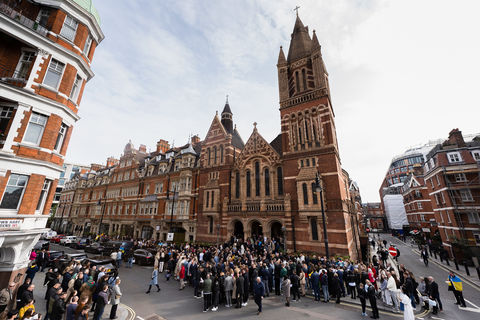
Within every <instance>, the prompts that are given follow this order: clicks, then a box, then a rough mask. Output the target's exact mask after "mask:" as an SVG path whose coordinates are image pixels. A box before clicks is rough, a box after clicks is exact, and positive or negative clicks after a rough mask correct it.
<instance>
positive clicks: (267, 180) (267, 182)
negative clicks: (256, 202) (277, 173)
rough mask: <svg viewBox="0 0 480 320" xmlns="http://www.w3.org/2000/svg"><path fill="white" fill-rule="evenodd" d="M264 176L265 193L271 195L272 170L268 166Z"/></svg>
mask: <svg viewBox="0 0 480 320" xmlns="http://www.w3.org/2000/svg"><path fill="white" fill-rule="evenodd" d="M264 176H265V177H264V178H265V195H266V196H269V195H270V171H269V170H268V168H265V172H264Z"/></svg>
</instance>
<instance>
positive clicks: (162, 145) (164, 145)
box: [157, 139, 170, 153]
mask: <svg viewBox="0 0 480 320" xmlns="http://www.w3.org/2000/svg"><path fill="white" fill-rule="evenodd" d="M168 149H170V145H169V144H168V141H166V140H162V139H160V140H158V141H157V152H160V153H165V152H167V150H168Z"/></svg>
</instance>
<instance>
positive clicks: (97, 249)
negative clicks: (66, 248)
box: [85, 242, 105, 254]
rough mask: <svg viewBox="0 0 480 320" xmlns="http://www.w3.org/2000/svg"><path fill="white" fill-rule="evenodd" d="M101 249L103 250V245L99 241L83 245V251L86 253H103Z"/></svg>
mask: <svg viewBox="0 0 480 320" xmlns="http://www.w3.org/2000/svg"><path fill="white" fill-rule="evenodd" d="M103 251H105V246H104V245H103V244H102V243H100V242H94V243H92V244H89V245H87V246H85V252H88V253H95V254H103Z"/></svg>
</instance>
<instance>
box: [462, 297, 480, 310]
mask: <svg viewBox="0 0 480 320" xmlns="http://www.w3.org/2000/svg"><path fill="white" fill-rule="evenodd" d="M464 300H465V301H467V302H468V303H470V304H471V305H472V306H474V307H475V308H477V309H480V307H479V306H477V305H476V304H474V303H473V302H472V301H470V300H467V299H464Z"/></svg>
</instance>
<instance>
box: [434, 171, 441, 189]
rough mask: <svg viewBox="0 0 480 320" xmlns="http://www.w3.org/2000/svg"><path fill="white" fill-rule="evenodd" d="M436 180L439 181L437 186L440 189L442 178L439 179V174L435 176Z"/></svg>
mask: <svg viewBox="0 0 480 320" xmlns="http://www.w3.org/2000/svg"><path fill="white" fill-rule="evenodd" d="M435 179H436V180H437V186H439V187H440V178H439V177H438V174H437V175H435Z"/></svg>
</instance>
